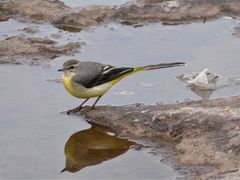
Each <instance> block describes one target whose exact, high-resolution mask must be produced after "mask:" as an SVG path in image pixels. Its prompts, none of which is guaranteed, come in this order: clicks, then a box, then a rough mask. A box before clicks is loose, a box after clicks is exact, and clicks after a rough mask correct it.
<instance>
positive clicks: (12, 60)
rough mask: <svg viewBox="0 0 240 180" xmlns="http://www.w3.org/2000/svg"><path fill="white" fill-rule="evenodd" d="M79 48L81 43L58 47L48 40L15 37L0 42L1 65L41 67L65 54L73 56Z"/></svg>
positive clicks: (54, 42) (55, 43)
mask: <svg viewBox="0 0 240 180" xmlns="http://www.w3.org/2000/svg"><path fill="white" fill-rule="evenodd" d="M79 47H80V45H79V43H68V44H65V45H58V43H57V42H56V41H53V40H50V39H46V38H35V37H31V38H26V37H22V36H13V37H10V38H7V39H5V40H2V41H0V64H6V63H9V64H22V63H27V64H32V65H39V64H42V63H43V62H44V61H47V60H50V59H54V58H56V57H58V56H60V55H63V54H66V55H70V54H73V53H75V52H77V49H78V48H79Z"/></svg>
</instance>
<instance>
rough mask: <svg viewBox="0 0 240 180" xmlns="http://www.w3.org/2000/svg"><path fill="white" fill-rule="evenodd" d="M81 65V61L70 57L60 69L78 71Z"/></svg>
mask: <svg viewBox="0 0 240 180" xmlns="http://www.w3.org/2000/svg"><path fill="white" fill-rule="evenodd" d="M78 66H79V61H77V60H75V59H70V60H68V61H66V62H65V63H64V64H63V68H62V69H59V70H58V71H63V72H64V73H74V74H75V73H76V72H77V69H78Z"/></svg>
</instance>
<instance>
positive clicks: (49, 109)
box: [0, 18, 240, 179]
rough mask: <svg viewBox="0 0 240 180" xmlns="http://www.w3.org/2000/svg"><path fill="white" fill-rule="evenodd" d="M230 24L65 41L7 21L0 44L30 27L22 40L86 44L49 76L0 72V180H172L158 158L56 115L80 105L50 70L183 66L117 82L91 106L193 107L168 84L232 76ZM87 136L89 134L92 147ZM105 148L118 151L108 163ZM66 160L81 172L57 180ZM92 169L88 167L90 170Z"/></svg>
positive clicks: (114, 27)
mask: <svg viewBox="0 0 240 180" xmlns="http://www.w3.org/2000/svg"><path fill="white" fill-rule="evenodd" d="M238 24H239V20H237V19H236V20H229V19H224V18H222V19H219V20H215V21H211V22H207V23H205V24H202V23H192V24H189V25H179V26H162V25H160V24H159V23H157V24H151V25H147V26H144V27H142V28H132V27H129V26H122V25H119V24H114V23H113V24H108V25H102V26H100V27H97V28H91V29H90V30H89V31H82V32H80V33H69V32H64V31H59V30H58V29H56V28H54V27H53V26H51V25H48V24H43V25H38V24H31V23H27V24H25V23H20V22H16V21H14V20H10V21H6V22H1V23H0V39H1V40H2V39H4V38H6V37H7V36H11V35H14V34H21V33H23V34H26V33H24V32H23V31H21V29H22V28H24V27H26V26H37V27H38V28H39V30H40V31H39V32H38V33H36V34H33V35H28V36H41V37H45V36H46V37H50V38H51V39H54V40H57V41H59V42H60V43H66V42H72V41H85V42H86V43H87V44H86V45H85V46H83V48H82V51H81V53H79V54H77V55H75V56H62V57H60V58H57V59H55V60H54V61H52V62H50V67H49V68H43V67H30V66H27V65H22V66H14V65H1V66H0V75H1V76H0V80H1V83H0V92H1V101H0V124H1V126H0V153H1V156H0V177H1V179H10V178H15V179H19V178H22V179H46V178H49V179H54V178H61V179H75V178H85V179H86V178H87V179H107V178H108V179H113V178H115V177H117V178H120V179H126V178H136V179H140V178H152V179H153V178H155V179H174V178H175V177H176V176H177V173H176V172H175V171H174V170H173V169H172V168H170V167H169V166H167V165H165V164H163V163H160V162H159V159H160V157H154V156H151V155H149V154H148V153H147V152H148V150H140V151H136V150H134V149H130V150H128V148H129V147H130V145H131V142H130V141H127V140H121V139H118V138H117V137H115V136H114V135H113V134H111V133H110V134H108V133H106V130H105V129H104V128H103V129H102V128H100V129H101V130H100V134H101V135H100V134H99V131H96V129H94V128H95V127H92V128H91V127H90V125H89V124H88V123H86V122H85V121H84V120H82V119H80V118H79V117H74V116H66V115H63V114H60V112H61V111H64V110H67V109H69V108H72V107H74V106H77V105H78V104H79V103H80V101H79V100H78V99H76V98H73V97H71V96H70V95H69V94H68V93H67V92H66V91H65V90H64V88H63V86H62V85H61V84H60V83H54V82H51V81H48V80H53V79H56V78H59V76H60V75H59V73H58V72H57V69H59V67H61V65H62V63H63V62H64V61H65V60H66V59H69V58H76V59H79V60H93V61H98V62H102V63H108V64H113V65H117V66H142V65H148V64H155V63H161V62H174V61H185V62H187V63H188V65H187V66H186V67H179V68H171V69H164V70H161V71H151V72H146V73H140V74H138V75H135V76H133V77H129V78H126V79H124V80H122V81H121V82H120V83H119V84H118V85H116V86H114V87H113V88H112V89H111V90H110V91H109V92H108V93H107V94H106V95H105V97H103V98H102V99H101V101H100V102H99V105H101V104H117V105H122V104H130V103H135V102H144V103H151V104H152V103H156V102H165V103H171V102H176V101H182V100H184V99H201V98H200V97H199V96H198V95H196V94H194V93H193V92H192V91H190V90H189V89H187V88H186V87H185V85H184V84H183V83H182V82H180V81H178V80H177V79H176V78H175V77H176V76H177V75H179V74H182V73H191V72H193V71H201V70H202V69H203V68H205V67H207V68H209V69H210V70H212V71H214V72H216V73H217V74H219V75H220V76H221V77H222V78H221V79H220V82H219V84H225V83H226V82H227V81H228V79H229V78H232V77H238V76H240V73H239V68H240V65H239V63H238V61H239V58H240V55H239V50H240V49H239V47H240V39H239V37H236V36H233V35H232V33H233V32H234V29H233V27H235V26H237V25H238ZM5 27H8V29H6V28H5ZM52 34H55V35H54V36H52ZM56 35H57V36H56ZM239 91H240V86H239V85H234V86H230V87H226V88H223V89H219V90H217V91H215V92H213V94H212V96H211V98H217V97H228V96H233V95H238V94H239ZM92 132H93V133H96V134H97V135H96V139H95V138H94V137H93V136H92V135H91V134H92ZM99 135H100V136H99ZM106 139H108V142H106V141H105V140H106ZM80 141H83V144H81V143H79V142H80ZM88 143H90V144H89V145H87V144H88ZM91 143H93V144H91ZM109 143H110V144H111V145H109V147H110V148H112V147H116V146H117V147H118V148H117V149H118V150H117V151H116V153H113V154H112V155H111V154H109V153H107V154H106V153H105V152H108V151H105V152H100V151H101V150H100V151H98V150H99V149H98V148H100V149H101V148H102V147H101V146H100V145H101V144H105V145H106V146H107V145H108V144H109ZM92 145H94V146H92ZM64 147H65V148H64ZM92 147H94V148H92ZM96 147H98V148H97V149H98V150H97V151H96ZM122 147H124V148H122ZM64 149H65V153H64ZM78 149H79V151H78ZM92 149H95V150H94V152H93V151H92ZM89 150H90V153H89ZM92 153H94V154H95V155H96V157H98V158H99V159H97V158H93V159H92V160H91V161H89V160H90V159H89V158H88V155H90V156H91V157H92ZM105 155H108V156H105ZM65 156H66V157H65ZM93 156H94V155H93ZM82 157H84V158H83V159H85V160H86V159H87V161H88V162H86V161H85V160H84V161H85V164H84V165H82V164H80V162H81V163H82V161H81V160H82V159H81V158H82ZM66 158H67V159H71V162H74V163H73V164H74V166H71V167H77V169H79V167H80V166H81V167H83V166H84V168H82V169H81V168H80V169H81V170H80V169H79V171H77V172H75V173H71V172H67V171H65V172H64V173H60V171H61V170H62V169H63V168H64V167H65V161H66ZM92 164H95V165H94V166H90V165H92ZM71 165H72V164H71ZM74 171H75V170H74Z"/></svg>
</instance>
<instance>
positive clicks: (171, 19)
mask: <svg viewBox="0 0 240 180" xmlns="http://www.w3.org/2000/svg"><path fill="white" fill-rule="evenodd" d="M0 8H1V10H2V12H4V14H8V15H9V16H11V17H14V18H17V19H19V18H23V19H25V20H26V19H29V18H30V19H31V20H32V21H37V22H39V21H48V22H50V23H52V24H54V25H55V26H56V27H58V28H61V29H63V30H67V31H71V32H79V31H81V30H82V29H83V28H86V27H89V26H91V25H98V24H100V23H102V22H103V21H105V20H108V19H110V20H117V21H120V22H121V23H122V24H126V25H135V27H136V25H137V24H143V23H146V22H156V21H162V22H163V23H164V24H165V25H168V24H170V25H176V24H179V23H186V22H190V21H193V20H202V21H203V22H205V21H206V20H207V19H210V18H216V17H218V16H221V15H229V14H230V15H239V14H240V2H239V1H238V0H230V1H225V0H208V1H205V0H194V1H193V0H168V1H166V0H138V1H137V2H132V3H126V4H123V5H122V6H114V7H112V6H100V5H99V6H89V7H85V8H70V7H68V6H66V5H64V3H62V2H61V1H59V0H32V1H29V0H21V1H18V0H6V1H3V2H0ZM0 16H1V15H0Z"/></svg>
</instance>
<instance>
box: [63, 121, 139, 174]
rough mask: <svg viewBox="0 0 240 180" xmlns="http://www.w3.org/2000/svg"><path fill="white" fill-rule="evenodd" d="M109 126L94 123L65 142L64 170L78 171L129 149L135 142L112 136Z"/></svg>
mask: <svg viewBox="0 0 240 180" xmlns="http://www.w3.org/2000/svg"><path fill="white" fill-rule="evenodd" d="M109 132H111V131H110V130H109V129H108V128H106V127H102V126H99V125H93V126H92V127H91V128H90V129H87V130H83V131H79V132H77V133H74V134H73V135H72V136H71V137H70V138H69V139H68V141H67V142H66V144H65V156H66V164H65V168H64V169H63V170H62V172H64V171H69V172H77V171H79V170H81V169H82V168H84V167H87V166H92V165H96V164H100V163H101V162H103V161H107V160H110V159H113V158H115V157H117V156H119V155H121V154H123V153H125V152H127V151H128V149H129V148H130V146H131V145H134V144H135V143H134V142H131V141H128V140H126V139H120V138H117V137H116V136H111V135H110V133H109Z"/></svg>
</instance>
